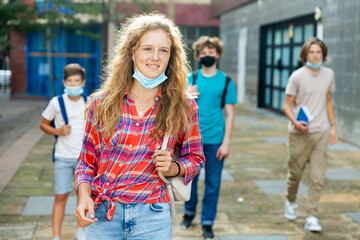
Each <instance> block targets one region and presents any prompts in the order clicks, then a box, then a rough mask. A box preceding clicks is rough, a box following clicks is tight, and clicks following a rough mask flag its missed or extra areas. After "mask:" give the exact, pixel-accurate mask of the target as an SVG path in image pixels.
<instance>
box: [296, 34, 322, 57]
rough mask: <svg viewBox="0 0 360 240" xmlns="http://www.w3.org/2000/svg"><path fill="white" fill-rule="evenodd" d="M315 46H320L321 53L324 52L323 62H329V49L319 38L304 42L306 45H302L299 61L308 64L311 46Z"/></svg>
mask: <svg viewBox="0 0 360 240" xmlns="http://www.w3.org/2000/svg"><path fill="white" fill-rule="evenodd" d="M313 44H317V45H319V46H320V48H321V51H322V56H323V62H326V61H327V58H326V56H327V52H328V50H327V47H326V45H325V43H324V42H323V41H321V40H320V39H319V38H317V37H312V38H309V39H308V40H306V41H305V42H304V44H303V45H302V48H301V52H300V58H299V61H300V62H302V63H306V61H307V60H306V57H307V54H308V52H309V49H310V47H311V45H313Z"/></svg>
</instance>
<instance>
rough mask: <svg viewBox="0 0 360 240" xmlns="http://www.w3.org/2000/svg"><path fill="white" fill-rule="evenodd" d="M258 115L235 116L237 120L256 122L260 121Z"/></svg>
mask: <svg viewBox="0 0 360 240" xmlns="http://www.w3.org/2000/svg"><path fill="white" fill-rule="evenodd" d="M259 120H260V118H258V117H248V116H246V117H235V122H256V121H259Z"/></svg>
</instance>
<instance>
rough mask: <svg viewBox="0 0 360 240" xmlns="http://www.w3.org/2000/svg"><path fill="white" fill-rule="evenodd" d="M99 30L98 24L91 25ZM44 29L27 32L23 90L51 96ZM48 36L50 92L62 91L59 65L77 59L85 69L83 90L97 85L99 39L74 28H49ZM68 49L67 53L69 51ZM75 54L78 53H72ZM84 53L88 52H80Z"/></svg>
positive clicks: (88, 89)
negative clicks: (50, 55)
mask: <svg viewBox="0 0 360 240" xmlns="http://www.w3.org/2000/svg"><path fill="white" fill-rule="evenodd" d="M91 31H93V32H94V33H99V32H100V26H96V27H93V28H92V29H91ZM44 35H45V33H44V32H38V31H37V32H29V33H28V34H27V38H26V43H27V48H26V49H27V50H26V51H27V52H26V53H27V54H26V56H27V57H26V60H27V61H26V83H27V90H26V91H27V94H29V95H37V96H45V97H50V96H51V84H50V76H49V65H48V60H47V57H46V42H45V41H44ZM52 35H54V36H55V38H54V39H52V40H51V48H52V54H53V57H52V66H53V79H54V95H58V94H61V93H63V89H64V87H63V82H62V80H63V77H64V76H63V69H64V67H65V66H66V65H67V64H69V63H78V64H80V65H81V66H82V67H83V68H85V70H86V74H85V79H86V86H85V93H86V94H88V95H89V94H91V93H92V92H93V91H94V89H98V88H99V85H100V40H97V41H96V40H92V39H90V38H88V37H85V36H80V35H77V34H76V33H75V30H74V29H66V28H63V27H61V28H59V29H53V30H52ZM69 53H70V54H69ZM74 53H75V54H78V55H75V56H74ZM83 53H86V54H88V55H89V56H85V57H84V56H81V55H80V54H83Z"/></svg>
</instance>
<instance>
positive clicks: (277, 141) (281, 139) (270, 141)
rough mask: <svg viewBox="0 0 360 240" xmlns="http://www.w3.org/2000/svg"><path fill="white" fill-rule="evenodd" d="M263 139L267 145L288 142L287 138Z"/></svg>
mask: <svg viewBox="0 0 360 240" xmlns="http://www.w3.org/2000/svg"><path fill="white" fill-rule="evenodd" d="M262 139H263V140H264V141H265V142H266V143H271V144H284V143H287V142H288V138H287V137H263V138H262Z"/></svg>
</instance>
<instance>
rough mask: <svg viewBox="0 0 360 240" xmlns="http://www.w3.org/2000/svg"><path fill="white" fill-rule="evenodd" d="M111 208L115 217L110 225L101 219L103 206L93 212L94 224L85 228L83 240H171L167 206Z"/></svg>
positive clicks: (142, 205)
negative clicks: (84, 239) (84, 238)
mask: <svg viewBox="0 0 360 240" xmlns="http://www.w3.org/2000/svg"><path fill="white" fill-rule="evenodd" d="M115 204H116V209H115V214H114V216H113V218H112V219H111V221H108V220H107V219H106V217H105V215H106V211H107V205H108V203H107V202H103V203H102V204H101V205H100V207H99V208H98V209H96V210H95V217H96V218H98V221H97V222H95V223H93V224H91V225H90V226H88V227H87V228H86V239H87V240H125V239H126V240H154V239H164V240H170V239H171V230H172V229H171V223H172V222H171V213H170V204H169V203H149V204H148V203H134V204H124V203H119V202H115Z"/></svg>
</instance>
